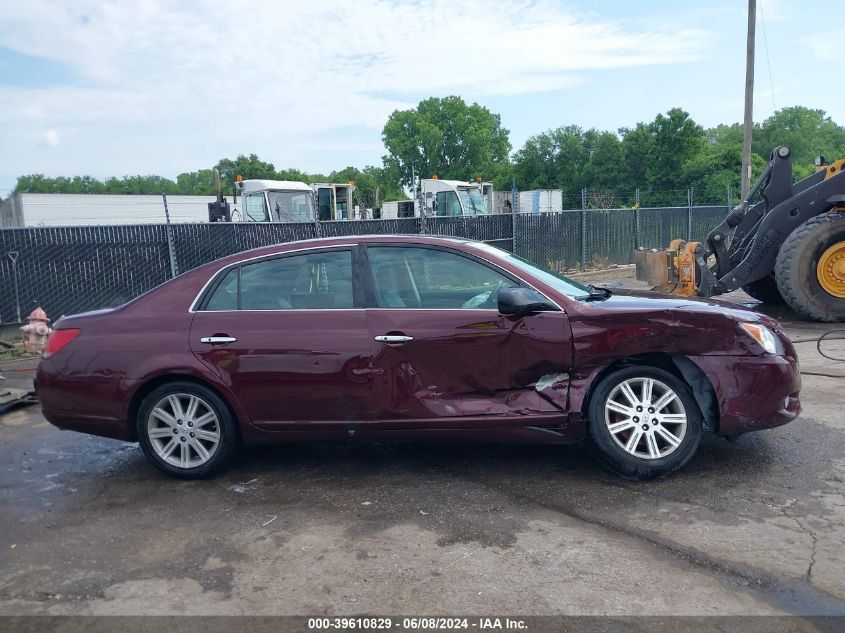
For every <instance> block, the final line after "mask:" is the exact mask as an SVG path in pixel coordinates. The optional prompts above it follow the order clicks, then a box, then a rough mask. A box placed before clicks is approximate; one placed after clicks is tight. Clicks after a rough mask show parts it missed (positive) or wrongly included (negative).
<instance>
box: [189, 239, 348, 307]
mask: <svg viewBox="0 0 845 633" xmlns="http://www.w3.org/2000/svg"><path fill="white" fill-rule="evenodd" d="M354 307H355V300H354V297H353V290H352V252H351V251H348V250H346V251H331V252H323V253H309V254H303V255H293V256H290V257H280V258H278V259H269V260H265V261H261V262H256V263H254V264H245V265H243V266H241V267H240V268H235V269H233V270H231V271H229V272H228V273H227V274H226V276H225V277H224V278H223V280H222V281H221V282H220V284H219V285H218V286H217V288H215V289H214V292H213V293H212V294H211V297H209V299H208V302H207V303H206V305H205V308H204V309H205V310H301V309H312V310H315V309H324V310H325V309H351V308H354Z"/></svg>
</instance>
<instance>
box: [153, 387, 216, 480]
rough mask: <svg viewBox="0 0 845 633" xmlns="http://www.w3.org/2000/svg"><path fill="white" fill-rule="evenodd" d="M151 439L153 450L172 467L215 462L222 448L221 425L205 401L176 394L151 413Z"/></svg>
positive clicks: (160, 402)
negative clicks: (214, 458) (211, 460)
mask: <svg viewBox="0 0 845 633" xmlns="http://www.w3.org/2000/svg"><path fill="white" fill-rule="evenodd" d="M147 435H148V436H149V439H150V444H151V445H152V447H153V450H154V451H155V452H156V454H157V455H158V456H159V457H160V458H161V459H163V460H164V461H166V462H167V463H168V464H171V465H172V466H176V467H177V468H195V467H197V466H201V465H203V464H205V463H206V462H207V461H208V460H209V459H211V457H212V456H213V455H214V453H215V452H216V451H217V448H218V446H220V438H221V435H220V421H219V420H218V419H217V414H216V413H215V412H214V409H212V408H211V405H209V404H208V403H207V402H206V401H205V400H203V399H202V398H200V397H198V396H195V395H193V394H190V393H172V394H168V395H166V396H164V397H163V398H162V399H161V400H159V401H158V402H157V403H156V404H155V406H154V407H153V408H152V410H151V411H150V415H149V417H148V418H147Z"/></svg>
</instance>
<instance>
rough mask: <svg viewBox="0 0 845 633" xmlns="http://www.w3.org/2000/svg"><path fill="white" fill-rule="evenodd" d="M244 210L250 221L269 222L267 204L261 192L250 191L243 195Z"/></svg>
mask: <svg viewBox="0 0 845 633" xmlns="http://www.w3.org/2000/svg"><path fill="white" fill-rule="evenodd" d="M244 212H245V213H246V217H247V218H249V219H250V220H251V221H252V222H269V221H270V218H269V217H267V205H266V204H265V202H264V194H263V193H251V194H248V195H245V196H244Z"/></svg>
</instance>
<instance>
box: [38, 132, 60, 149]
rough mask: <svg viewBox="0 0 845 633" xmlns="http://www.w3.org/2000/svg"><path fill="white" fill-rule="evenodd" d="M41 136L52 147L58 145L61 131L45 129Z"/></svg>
mask: <svg viewBox="0 0 845 633" xmlns="http://www.w3.org/2000/svg"><path fill="white" fill-rule="evenodd" d="M41 138H43V139H44V142H45V143H47V145H50V146H51V147H56V146H57V145H58V144H59V133H58V132H57V131H56V130H44V131H43V132H42V133H41Z"/></svg>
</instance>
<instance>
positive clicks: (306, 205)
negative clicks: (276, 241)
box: [232, 180, 316, 222]
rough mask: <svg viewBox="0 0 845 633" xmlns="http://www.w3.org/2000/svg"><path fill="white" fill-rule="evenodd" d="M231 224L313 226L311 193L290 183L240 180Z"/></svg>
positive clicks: (303, 186)
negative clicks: (289, 223) (252, 223)
mask: <svg viewBox="0 0 845 633" xmlns="http://www.w3.org/2000/svg"><path fill="white" fill-rule="evenodd" d="M236 184H237V186H238V189H239V190H240V193H241V195H242V198H241V201H240V202H239V203H236V204H235V205H234V208H233V210H232V222H313V221H314V218H315V217H316V213H315V205H314V191H313V190H312V188H311V187H310V186H309V185H306V184H305V183H304V182H296V181H293V180H241V181H238V182H237V183H236Z"/></svg>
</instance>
